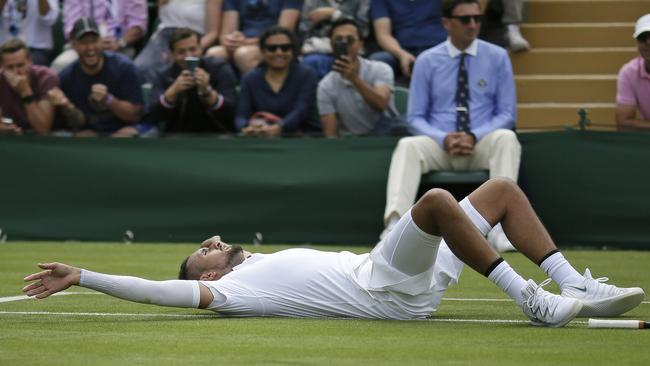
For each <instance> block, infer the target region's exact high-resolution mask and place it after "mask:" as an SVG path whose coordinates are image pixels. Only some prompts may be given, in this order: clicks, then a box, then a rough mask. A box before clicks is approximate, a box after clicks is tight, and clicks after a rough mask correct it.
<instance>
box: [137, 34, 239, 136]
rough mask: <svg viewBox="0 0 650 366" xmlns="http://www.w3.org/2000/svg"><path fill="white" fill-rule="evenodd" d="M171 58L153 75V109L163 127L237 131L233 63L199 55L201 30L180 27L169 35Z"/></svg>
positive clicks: (172, 130) (152, 116) (174, 130)
mask: <svg viewBox="0 0 650 366" xmlns="http://www.w3.org/2000/svg"><path fill="white" fill-rule="evenodd" d="M169 49H170V50H171V56H172V62H171V63H170V64H169V65H167V66H166V67H164V68H162V69H161V70H160V71H158V72H157V73H156V74H155V77H154V78H153V93H152V97H153V98H152V100H151V101H150V102H151V104H150V105H151V106H152V108H151V113H150V115H149V116H148V117H147V118H145V119H146V120H153V121H155V122H161V123H163V124H164V126H160V127H161V128H160V129H161V131H163V132H170V133H178V132H186V133H234V132H235V125H234V113H235V98H236V92H235V86H236V85H237V77H236V76H235V73H234V71H233V69H232V67H231V66H230V65H229V64H228V63H227V62H225V61H223V60H221V59H219V58H214V57H200V56H201V54H202V53H203V49H202V47H201V43H200V37H199V34H198V33H197V32H195V31H193V30H191V29H189V28H178V29H176V30H175V31H174V33H173V34H172V35H171V37H170V39H169Z"/></svg>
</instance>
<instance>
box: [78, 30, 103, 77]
mask: <svg viewBox="0 0 650 366" xmlns="http://www.w3.org/2000/svg"><path fill="white" fill-rule="evenodd" d="M72 45H73V47H74V49H75V51H77V54H79V63H81V65H82V66H85V67H86V68H88V69H96V68H98V67H99V66H101V61H102V52H101V51H102V49H101V43H100V39H99V36H98V35H96V34H93V33H87V34H86V35H84V36H83V37H81V38H80V39H78V40H75V41H73V42H72Z"/></svg>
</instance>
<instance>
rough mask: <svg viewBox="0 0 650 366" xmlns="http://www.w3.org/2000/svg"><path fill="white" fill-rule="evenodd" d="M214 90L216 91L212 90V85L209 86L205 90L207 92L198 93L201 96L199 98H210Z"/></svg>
mask: <svg viewBox="0 0 650 366" xmlns="http://www.w3.org/2000/svg"><path fill="white" fill-rule="evenodd" d="M212 90H214V89H212V85H208V87H207V88H205V92H201V91H200V90H199V91H198V92H197V94H199V97H201V98H209V97H210V94H211V93H212Z"/></svg>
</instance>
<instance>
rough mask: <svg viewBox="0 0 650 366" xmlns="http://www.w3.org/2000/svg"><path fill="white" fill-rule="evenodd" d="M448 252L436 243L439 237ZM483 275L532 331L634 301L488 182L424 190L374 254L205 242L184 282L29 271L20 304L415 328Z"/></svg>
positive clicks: (639, 293) (633, 294)
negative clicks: (79, 293)
mask: <svg viewBox="0 0 650 366" xmlns="http://www.w3.org/2000/svg"><path fill="white" fill-rule="evenodd" d="M497 222H501V223H502V224H503V228H504V229H505V230H506V232H507V234H508V236H509V237H510V238H511V240H512V242H513V244H514V245H515V246H516V247H517V249H518V250H519V251H520V252H521V253H522V254H524V255H525V256H526V257H528V258H529V259H531V260H532V261H534V262H535V263H537V264H539V266H540V267H541V269H542V270H543V271H544V272H545V273H546V274H547V275H549V276H550V277H551V279H552V280H553V281H555V282H556V283H557V284H558V285H559V286H560V288H561V291H562V295H561V296H560V295H554V294H551V293H549V292H547V291H545V290H544V289H542V286H544V285H545V284H546V283H548V282H549V281H550V279H549V280H546V281H544V282H543V283H542V284H540V285H538V284H536V283H535V282H534V281H532V280H528V281H526V280H524V279H523V278H522V277H521V276H520V275H519V274H517V272H515V271H514V269H513V268H512V267H510V265H509V264H508V263H507V262H506V261H505V260H504V259H503V258H501V257H500V256H499V254H498V253H497V252H496V251H495V250H494V249H492V247H490V245H489V244H488V243H487V241H486V239H485V234H486V233H487V231H489V230H490V229H491V228H492V225H494V224H495V223H497ZM440 236H443V237H444V238H445V241H446V242H447V244H441V237H440ZM459 259H460V260H462V261H463V262H465V263H466V264H467V265H469V266H470V267H471V268H472V269H474V270H476V271H477V272H479V273H482V274H484V275H485V276H486V277H487V278H488V279H489V280H490V281H492V282H493V283H494V284H496V285H497V286H498V287H499V288H500V289H502V290H503V291H504V292H505V293H506V294H507V295H508V296H509V297H510V298H512V299H513V300H514V302H515V304H516V305H517V306H518V307H519V308H520V309H521V310H522V311H523V312H524V314H526V316H528V318H530V320H531V322H532V324H533V325H538V326H551V327H561V326H563V325H565V324H566V323H568V322H569V321H571V319H573V318H574V317H575V316H578V315H580V316H613V315H619V314H622V313H624V312H626V311H628V310H630V309H632V308H634V307H636V306H637V305H639V304H640V303H641V301H642V300H643V298H644V296H645V293H644V291H643V290H642V289H641V288H638V287H634V288H618V287H616V286H613V285H608V284H605V283H603V280H602V279H593V278H592V277H591V273H590V272H589V270H586V271H585V275H584V276H583V275H581V274H580V273H578V272H577V271H576V270H575V269H574V267H573V266H571V264H570V263H569V262H568V261H567V260H566V259H565V258H564V256H563V255H562V253H560V252H559V251H558V250H557V248H556V247H555V244H554V243H553V241H552V240H551V238H550V236H549V235H548V233H547V232H546V230H545V229H544V227H543V225H542V223H541V222H540V221H539V219H538V218H537V216H536V214H535V212H534V211H533V209H532V207H531V206H530V204H529V202H528V200H527V199H526V196H525V195H524V194H523V192H522V191H521V190H520V189H519V188H518V187H517V185H516V184H514V183H513V182H512V181H510V180H508V179H506V178H497V179H493V180H490V181H488V182H486V183H485V184H483V185H482V186H481V187H479V188H478V189H477V190H476V191H474V192H473V193H472V194H470V195H469V196H468V197H467V198H465V199H464V200H462V201H461V202H460V203H458V202H456V200H455V199H454V198H453V196H452V195H451V194H450V193H449V192H447V191H444V190H442V189H433V190H430V191H429V192H427V193H426V194H425V195H424V196H423V197H422V198H421V199H420V200H419V201H418V202H417V203H416V204H415V205H414V206H413V207H412V208H411V210H409V211H408V212H407V213H406V214H405V215H404V216H402V218H401V219H400V221H399V222H398V223H397V225H396V226H395V228H394V229H393V231H391V233H390V234H389V235H388V236H387V237H386V238H385V239H383V240H382V241H380V242H379V244H377V246H376V247H375V248H374V249H373V250H372V252H371V253H366V254H361V255H356V254H353V253H349V252H341V253H333V252H323V251H318V250H313V249H301V248H294V249H287V250H283V251H280V252H277V253H273V254H251V253H248V252H246V251H244V250H242V248H241V247H239V246H231V245H228V244H225V243H223V242H222V241H221V238H219V237H213V238H211V239H209V240H207V241H206V242H204V243H203V245H202V247H201V248H200V249H199V250H197V251H195V252H194V253H192V254H191V255H190V256H189V257H188V258H187V259H186V260H185V261H184V262H183V264H182V265H181V273H180V276H179V277H180V278H182V280H169V281H148V280H144V279H141V278H137V277H127V276H114V275H108V274H101V273H96V272H91V271H88V270H85V269H79V268H75V267H71V266H68V265H65V264H61V263H48V264H39V267H40V268H41V269H43V271H41V272H39V273H34V274H32V275H29V276H27V277H25V281H35V282H33V283H32V284H30V285H28V286H25V288H23V291H24V292H25V293H26V294H27V295H28V296H34V297H36V298H39V299H41V298H46V297H48V296H50V295H52V294H54V293H56V292H59V291H63V290H65V289H67V288H68V287H70V286H72V285H78V286H82V287H86V288H90V289H94V290H97V291H101V292H104V293H106V294H109V295H111V296H115V297H119V298H122V299H125V300H130V301H135V302H140V303H148V304H156V305H162V306H175V307H183V308H201V309H208V310H212V311H215V312H218V313H220V314H222V315H227V316H242V317H243V316H248V317H251V316H286V317H350V318H370V319H418V318H425V317H428V316H430V315H431V312H433V311H435V310H436V308H437V306H438V304H439V302H440V300H441V298H442V295H443V294H444V291H445V289H446V288H447V286H448V285H449V284H451V283H453V282H456V281H457V280H458V277H459V275H460V273H461V270H462V268H463V264H462V263H461V262H460V260H459Z"/></svg>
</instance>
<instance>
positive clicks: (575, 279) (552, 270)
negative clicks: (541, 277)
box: [539, 252, 585, 289]
mask: <svg viewBox="0 0 650 366" xmlns="http://www.w3.org/2000/svg"><path fill="white" fill-rule="evenodd" d="M539 266H540V268H541V269H542V271H544V273H546V274H547V275H548V276H549V277H551V278H552V279H553V281H555V283H557V284H558V285H559V286H560V289H564V286H566V285H568V284H573V285H579V284H581V283H582V281H583V280H584V279H585V278H584V277H583V276H582V275H581V274H580V273H579V272H578V271H576V270H575V268H573V266H572V265H571V264H570V263H569V261H567V260H566V259H565V258H564V256H563V255H562V253H560V252H557V253H554V254H552V255H551V256H549V257H548V258H546V259H544V261H543V262H542V263H540V265H539Z"/></svg>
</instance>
